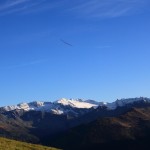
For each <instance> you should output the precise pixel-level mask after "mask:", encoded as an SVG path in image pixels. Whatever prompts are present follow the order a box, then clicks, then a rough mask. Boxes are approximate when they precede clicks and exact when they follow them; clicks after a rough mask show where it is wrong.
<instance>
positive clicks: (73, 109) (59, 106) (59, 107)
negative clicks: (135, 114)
mask: <svg viewBox="0 0 150 150" xmlns="http://www.w3.org/2000/svg"><path fill="white" fill-rule="evenodd" d="M140 101H144V102H148V103H150V99H149V98H144V97H139V98H128V99H120V100H116V101H114V102H112V103H107V102H97V101H94V100H82V99H66V98H62V99H59V100H57V101H54V102H42V101H34V102H30V103H20V104H18V105H13V106H5V107H2V108H0V110H3V111H12V110H24V111H31V110H34V111H45V112H51V113H53V114H68V113H71V114H76V115H77V114H78V113H81V112H80V111H82V113H83V114H84V110H85V109H86V110H90V108H95V109H96V108H97V107H98V106H105V107H106V108H107V110H114V109H116V108H117V107H122V106H126V105H130V104H133V103H135V102H136V103H137V102H140ZM79 109H80V110H79Z"/></svg>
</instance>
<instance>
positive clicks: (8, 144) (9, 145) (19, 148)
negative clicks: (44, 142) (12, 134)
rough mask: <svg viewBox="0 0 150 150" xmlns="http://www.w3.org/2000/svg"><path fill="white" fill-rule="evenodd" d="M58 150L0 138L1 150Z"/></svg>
mask: <svg viewBox="0 0 150 150" xmlns="http://www.w3.org/2000/svg"><path fill="white" fill-rule="evenodd" d="M1 149H5V150H58V149H56V148H51V147H45V146H41V145H35V144H29V143H25V142H19V141H15V140H10V139H5V138H0V150H1Z"/></svg>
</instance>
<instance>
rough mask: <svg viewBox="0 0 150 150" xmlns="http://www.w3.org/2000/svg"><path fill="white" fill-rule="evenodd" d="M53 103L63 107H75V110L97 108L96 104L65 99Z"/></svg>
mask: <svg viewBox="0 0 150 150" xmlns="http://www.w3.org/2000/svg"><path fill="white" fill-rule="evenodd" d="M55 103H58V104H62V105H64V106H71V107H75V108H91V107H96V106H98V103H97V104H96V103H95V104H94V103H93V102H90V101H83V100H81V99H65V98H62V99H60V100H57V101H56V102H55Z"/></svg>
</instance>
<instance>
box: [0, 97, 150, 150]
mask: <svg viewBox="0 0 150 150" xmlns="http://www.w3.org/2000/svg"><path fill="white" fill-rule="evenodd" d="M0 137H5V138H8V139H13V140H18V141H23V142H28V143H34V144H41V145H45V146H51V147H56V148H59V149H64V150H76V149H79V150H88V149H89V150H90V149H93V150H99V149H100V150H101V149H102V150H107V149H118V150H120V149H121V150H130V149H131V150H143V149H147V147H150V99H149V98H146V97H139V98H129V99H121V100H116V101H114V102H112V103H104V102H97V101H94V100H82V99H60V100H57V101H55V102H40V101H35V102H31V103H21V104H18V105H14V106H5V107H1V108H0Z"/></svg>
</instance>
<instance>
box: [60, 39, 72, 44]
mask: <svg viewBox="0 0 150 150" xmlns="http://www.w3.org/2000/svg"><path fill="white" fill-rule="evenodd" d="M60 41H61V42H63V43H64V44H66V45H68V46H73V45H71V44H70V43H68V42H66V41H64V40H63V39H60Z"/></svg>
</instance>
